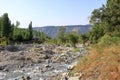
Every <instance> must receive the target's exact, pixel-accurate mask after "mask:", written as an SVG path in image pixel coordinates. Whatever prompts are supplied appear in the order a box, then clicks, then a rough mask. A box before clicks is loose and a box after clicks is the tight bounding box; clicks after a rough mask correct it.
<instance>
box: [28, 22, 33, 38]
mask: <svg viewBox="0 0 120 80" xmlns="http://www.w3.org/2000/svg"><path fill="white" fill-rule="evenodd" d="M29 34H30V35H29V39H30V40H32V38H33V30H32V21H31V22H30V24H29Z"/></svg>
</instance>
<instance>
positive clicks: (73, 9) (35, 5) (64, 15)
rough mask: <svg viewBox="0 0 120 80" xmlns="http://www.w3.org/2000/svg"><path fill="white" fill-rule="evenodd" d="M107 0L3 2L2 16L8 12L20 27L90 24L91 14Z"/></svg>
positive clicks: (8, 0)
mask: <svg viewBox="0 0 120 80" xmlns="http://www.w3.org/2000/svg"><path fill="white" fill-rule="evenodd" d="M105 3H106V0H1V1H0V15H2V14H3V13H5V12H7V13H8V15H9V18H10V19H11V21H12V22H14V23H15V22H16V20H18V21H20V23H21V25H20V27H25V28H26V27H28V24H29V22H30V21H32V22H33V26H35V27H36V26H39V27H41V26H51V25H54V26H57V25H62V26H64V25H79V24H88V20H89V16H90V15H91V12H92V11H93V10H94V9H96V8H99V7H100V6H101V5H102V4H105Z"/></svg>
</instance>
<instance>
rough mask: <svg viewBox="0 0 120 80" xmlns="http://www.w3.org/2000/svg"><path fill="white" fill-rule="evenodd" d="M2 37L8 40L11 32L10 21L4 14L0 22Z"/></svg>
mask: <svg viewBox="0 0 120 80" xmlns="http://www.w3.org/2000/svg"><path fill="white" fill-rule="evenodd" d="M1 29H2V36H3V37H6V38H8V37H9V35H10V32H11V21H10V20H9V17H8V14H7V13H4V14H3V16H2V20H1Z"/></svg>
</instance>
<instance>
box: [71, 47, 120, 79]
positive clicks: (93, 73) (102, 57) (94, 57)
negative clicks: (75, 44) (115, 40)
mask: <svg viewBox="0 0 120 80" xmlns="http://www.w3.org/2000/svg"><path fill="white" fill-rule="evenodd" d="M71 73H83V75H82V76H81V80H120V46H112V47H105V48H104V50H102V51H98V50H97V49H95V48H94V49H92V50H91V52H90V54H87V55H85V57H83V58H82V59H80V62H79V64H78V65H77V66H76V67H75V68H74V70H73V71H72V72H71Z"/></svg>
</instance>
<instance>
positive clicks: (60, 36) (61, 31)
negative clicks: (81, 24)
mask: <svg viewBox="0 0 120 80" xmlns="http://www.w3.org/2000/svg"><path fill="white" fill-rule="evenodd" d="M64 35H65V27H60V28H59V30H58V35H57V37H58V39H59V40H60V41H62V42H63V41H64Z"/></svg>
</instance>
